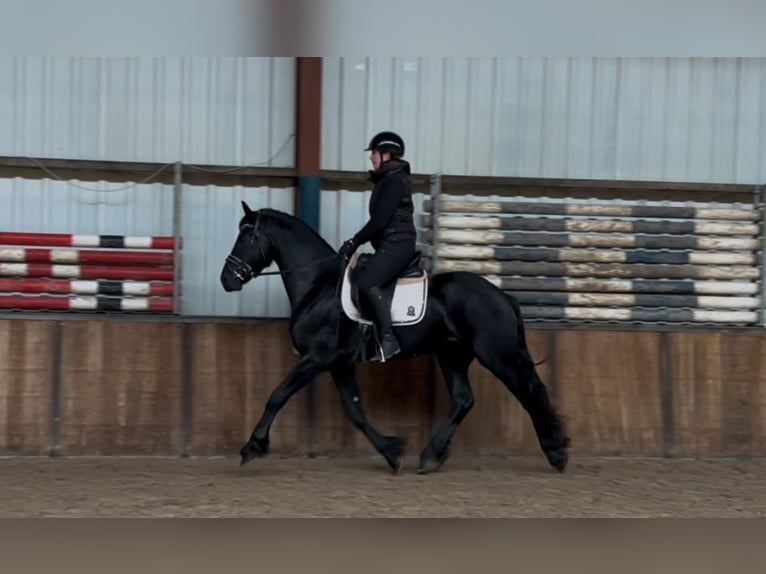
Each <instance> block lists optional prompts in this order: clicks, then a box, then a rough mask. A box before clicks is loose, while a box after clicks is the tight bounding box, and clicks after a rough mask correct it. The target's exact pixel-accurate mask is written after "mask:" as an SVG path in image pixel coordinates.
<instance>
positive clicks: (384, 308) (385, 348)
mask: <svg viewBox="0 0 766 574" xmlns="http://www.w3.org/2000/svg"><path fill="white" fill-rule="evenodd" d="M369 299H370V305H371V307H372V310H373V317H372V319H373V321H374V322H375V328H376V330H377V332H378V339H379V341H380V346H381V351H382V353H383V357H382V359H381V360H382V361H387V360H388V359H390V358H391V357H393V356H394V355H396V354H397V353H398V352H399V351H401V349H400V348H399V341H397V340H396V337H395V336H394V333H393V330H392V329H391V309H390V307H389V306H388V305H387V304H386V300H385V299H384V298H383V294H382V293H381V291H380V289H379V288H378V287H373V288H372V289H370V297H369Z"/></svg>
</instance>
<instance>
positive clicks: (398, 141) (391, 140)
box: [364, 132, 404, 158]
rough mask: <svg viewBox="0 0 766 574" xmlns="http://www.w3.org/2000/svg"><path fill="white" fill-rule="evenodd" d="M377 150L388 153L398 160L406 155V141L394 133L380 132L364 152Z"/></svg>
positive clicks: (373, 137)
mask: <svg viewBox="0 0 766 574" xmlns="http://www.w3.org/2000/svg"><path fill="white" fill-rule="evenodd" d="M372 150H377V151H379V152H381V153H383V152H388V153H390V154H391V157H392V158H398V157H401V156H403V155H404V140H403V139H402V138H401V136H400V135H399V134H397V133H394V132H378V133H377V134H375V135H374V136H372V139H371V140H370V143H369V144H368V145H367V147H366V148H365V149H364V151H372Z"/></svg>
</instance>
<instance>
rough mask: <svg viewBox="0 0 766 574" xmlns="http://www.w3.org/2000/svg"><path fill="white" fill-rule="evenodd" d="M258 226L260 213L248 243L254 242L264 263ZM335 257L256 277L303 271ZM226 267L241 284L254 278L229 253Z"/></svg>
mask: <svg viewBox="0 0 766 574" xmlns="http://www.w3.org/2000/svg"><path fill="white" fill-rule="evenodd" d="M260 224H261V212H260V211H259V212H258V214H257V215H256V217H255V225H254V226H253V230H252V231H251V232H250V243H251V244H252V243H253V242H255V243H256V244H257V245H258V251H259V252H260V254H261V259H262V260H263V261H264V262H265V261H266V252H265V251H264V250H263V245H262V244H261V242H260V240H259V238H258V227H259V226H260ZM336 257H337V256H336V255H330V256H328V257H323V258H322V259H317V260H315V261H311V262H309V263H306V264H305V265H299V266H298V267H293V268H292V269H279V270H277V271H268V272H266V273H259V274H258V275H259V276H260V275H284V274H285V273H291V272H293V271H296V270H298V269H304V268H306V267H310V266H312V265H316V264H318V263H324V262H325V261H329V260H330V259H335V258H336ZM226 265H227V266H228V267H229V269H231V272H232V273H234V275H236V277H237V279H239V280H240V281H242V282H243V283H244V282H245V281H248V280H250V279H252V278H253V277H255V271H254V270H253V268H252V267H251V266H250V264H249V263H246V262H245V261H242V260H241V259H240V258H239V257H237V256H236V255H233V254H231V253H229V254H228V255H227V256H226Z"/></svg>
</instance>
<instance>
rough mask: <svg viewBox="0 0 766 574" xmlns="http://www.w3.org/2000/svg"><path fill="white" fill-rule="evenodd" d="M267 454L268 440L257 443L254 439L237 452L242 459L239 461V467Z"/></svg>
mask: <svg viewBox="0 0 766 574" xmlns="http://www.w3.org/2000/svg"><path fill="white" fill-rule="evenodd" d="M268 452H269V443H268V440H265V441H260V442H259V441H256V440H254V439H250V440H249V441H248V442H247V444H246V445H245V446H243V447H242V448H241V449H240V451H239V454H240V456H241V457H242V460H241V461H240V463H239V466H243V465H245V464H247V463H248V462H250V461H251V460H253V459H256V458H260V457H262V456H265V455H266V453H268Z"/></svg>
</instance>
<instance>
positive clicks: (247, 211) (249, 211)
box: [242, 199, 253, 215]
mask: <svg viewBox="0 0 766 574" xmlns="http://www.w3.org/2000/svg"><path fill="white" fill-rule="evenodd" d="M242 209H243V210H244V212H245V215H251V214H252V213H253V210H252V209H250V206H249V205H248V204H247V202H246V201H245V200H244V199H243V200H242Z"/></svg>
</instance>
